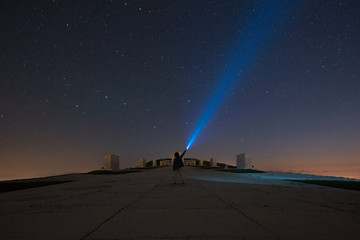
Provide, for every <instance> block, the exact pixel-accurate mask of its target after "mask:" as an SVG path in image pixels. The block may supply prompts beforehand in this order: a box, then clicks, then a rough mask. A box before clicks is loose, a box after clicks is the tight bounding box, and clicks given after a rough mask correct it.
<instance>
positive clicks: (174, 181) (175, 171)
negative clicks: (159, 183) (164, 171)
mask: <svg viewBox="0 0 360 240" xmlns="http://www.w3.org/2000/svg"><path fill="white" fill-rule="evenodd" d="M176 172H177V170H174V184H176Z"/></svg>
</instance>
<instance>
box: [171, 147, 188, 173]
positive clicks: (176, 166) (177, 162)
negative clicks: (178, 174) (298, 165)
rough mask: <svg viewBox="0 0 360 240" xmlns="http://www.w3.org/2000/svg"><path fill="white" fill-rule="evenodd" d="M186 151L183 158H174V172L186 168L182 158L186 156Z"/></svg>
mask: <svg viewBox="0 0 360 240" xmlns="http://www.w3.org/2000/svg"><path fill="white" fill-rule="evenodd" d="M185 153H186V151H184V152H183V153H182V154H181V156H179V157H176V158H174V163H173V171H175V170H178V169H180V168H182V167H183V166H184V163H183V162H182V158H183V156H184V155H185Z"/></svg>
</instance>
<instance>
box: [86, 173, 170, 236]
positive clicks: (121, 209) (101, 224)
mask: <svg viewBox="0 0 360 240" xmlns="http://www.w3.org/2000/svg"><path fill="white" fill-rule="evenodd" d="M163 180H164V179H160V181H159V182H158V183H157V184H155V186H154V187H152V188H151V189H150V190H149V191H147V192H145V193H143V194H141V195H140V196H139V197H138V198H136V199H135V200H134V201H132V202H131V203H129V204H127V205H125V206H124V207H122V208H120V209H119V210H118V211H116V212H115V213H114V214H113V215H111V216H110V217H108V218H106V219H105V220H104V221H103V222H102V223H100V224H99V225H98V226H97V227H95V228H94V229H93V230H91V231H90V232H88V233H87V234H85V235H84V236H83V237H82V238H80V240H83V239H86V238H87V237H89V236H90V235H91V234H93V233H94V232H96V231H97V230H98V229H100V228H101V227H102V226H103V225H104V224H105V223H107V222H108V221H110V220H111V219H113V218H114V217H115V216H116V215H118V214H119V213H121V212H122V211H124V210H125V209H127V208H129V207H130V206H132V205H133V204H135V203H136V202H138V201H139V200H141V199H142V198H143V197H145V196H146V195H147V194H149V193H150V192H152V191H153V190H154V189H155V188H156V187H158V186H159V185H160V183H161V182H162V181H163Z"/></svg>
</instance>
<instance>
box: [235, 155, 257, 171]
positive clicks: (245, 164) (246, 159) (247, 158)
mask: <svg viewBox="0 0 360 240" xmlns="http://www.w3.org/2000/svg"><path fill="white" fill-rule="evenodd" d="M236 168H237V169H252V168H254V166H253V165H252V161H251V155H250V154H248V153H242V154H239V155H237V156H236Z"/></svg>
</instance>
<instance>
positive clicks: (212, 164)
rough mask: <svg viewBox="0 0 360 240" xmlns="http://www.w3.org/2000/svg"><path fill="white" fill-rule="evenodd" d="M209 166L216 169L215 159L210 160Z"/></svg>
mask: <svg viewBox="0 0 360 240" xmlns="http://www.w3.org/2000/svg"><path fill="white" fill-rule="evenodd" d="M210 166H211V167H217V162H216V158H210Z"/></svg>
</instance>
